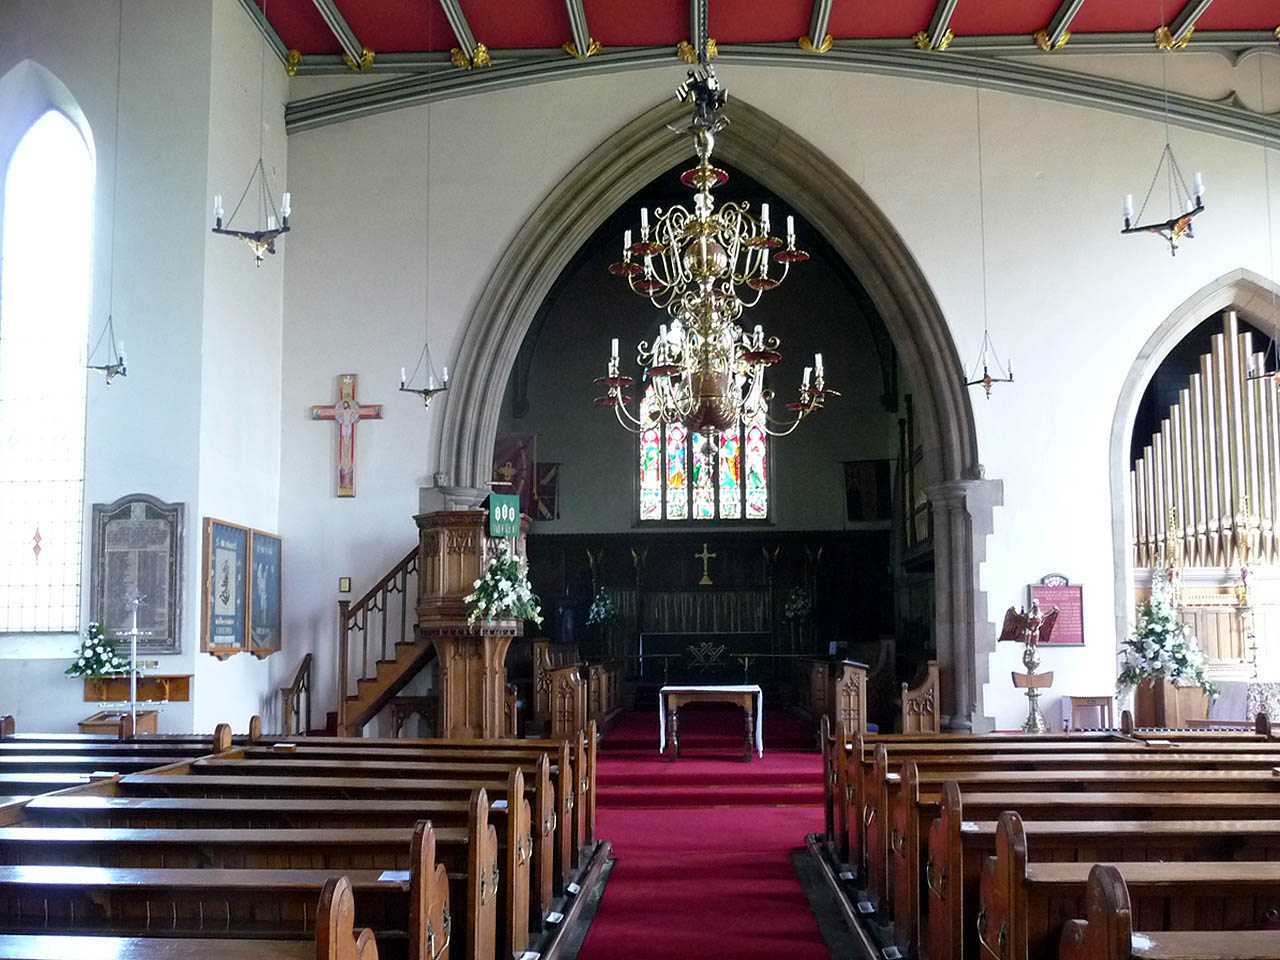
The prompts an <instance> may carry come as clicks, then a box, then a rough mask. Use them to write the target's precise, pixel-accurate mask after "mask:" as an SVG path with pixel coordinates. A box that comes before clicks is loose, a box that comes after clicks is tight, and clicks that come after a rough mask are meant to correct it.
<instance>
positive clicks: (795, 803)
mask: <svg viewBox="0 0 1280 960" xmlns="http://www.w3.org/2000/svg"><path fill="white" fill-rule="evenodd" d="M657 725H658V717H657V710H656V709H655V710H652V711H645V712H643V713H635V714H631V715H630V716H628V717H625V718H624V719H622V720H621V721H620V722H619V723H618V724H617V726H616V727H615V728H614V729H613V730H612V731H611V732H610V733H609V735H608V736H607V737H605V739H604V741H603V743H602V744H601V749H600V757H599V765H598V769H597V772H596V784H597V789H598V790H599V799H598V813H597V824H596V827H597V833H598V835H599V836H602V837H606V838H608V839H609V840H610V841H612V842H613V854H614V856H615V857H616V858H617V863H616V864H615V865H614V868H613V873H612V874H611V876H610V878H609V883H608V886H607V887H606V888H605V894H604V899H603V900H602V901H601V903H600V908H599V910H598V912H597V913H596V916H595V920H594V922H593V923H592V925H591V930H590V932H589V933H588V934H587V939H586V942H585V943H584V944H583V947H582V952H581V953H580V954H579V957H580V958H581V960H621V958H629V957H638V956H644V957H652V958H667V957H670V958H681V960H685V958H691V957H692V958H697V960H710V958H718V957H725V958H729V957H732V958H734V960H754V958H756V957H759V958H765V957H768V958H770V960H777V957H778V956H779V955H780V954H781V955H783V956H785V957H786V960H829V958H830V956H831V954H830V953H829V952H828V951H827V949H826V947H825V945H824V944H823V942H822V937H821V935H820V934H819V933H818V925H817V922H816V921H815V920H814V918H813V914H812V913H811V912H810V910H809V903H808V901H807V900H806V899H805V895H804V892H803V891H802V890H801V889H800V884H799V882H798V881H797V880H796V875H795V871H794V869H793V868H792V866H791V859H790V853H791V851H792V850H795V849H797V848H799V847H800V846H801V844H802V842H803V839H804V835H805V834H806V833H812V832H815V831H820V830H821V829H822V760H821V757H820V756H819V754H818V753H817V752H816V750H814V745H813V744H812V743H811V742H810V741H811V737H810V735H809V733H808V732H807V730H806V729H805V728H804V727H803V725H801V724H800V723H799V722H797V721H796V720H795V718H794V717H792V716H790V715H789V714H784V713H783V712H782V711H780V710H775V711H768V710H767V711H765V752H764V757H763V758H760V757H756V758H755V759H753V760H752V761H751V763H749V764H747V763H743V762H742V713H741V711H737V710H718V709H704V710H699V709H695V708H687V709H685V710H681V711H680V727H681V730H680V732H681V753H680V760H679V761H678V762H677V763H670V762H668V761H667V760H665V759H663V758H662V757H661V756H660V755H659V754H658V730H657Z"/></svg>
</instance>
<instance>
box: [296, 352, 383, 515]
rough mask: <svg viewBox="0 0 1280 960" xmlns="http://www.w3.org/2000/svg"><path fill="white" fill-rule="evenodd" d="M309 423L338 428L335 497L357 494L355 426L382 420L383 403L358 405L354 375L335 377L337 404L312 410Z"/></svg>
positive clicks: (347, 374) (345, 374)
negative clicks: (327, 422) (329, 422)
mask: <svg viewBox="0 0 1280 960" xmlns="http://www.w3.org/2000/svg"><path fill="white" fill-rule="evenodd" d="M311 419H312V420H333V421H334V422H335V423H337V425H338V496H340V497H354V496H355V495H356V424H357V423H359V422H360V421H361V420H381V419H382V404H380V403H371V404H368V405H366V406H361V405H360V403H359V401H357V400H356V375H355V374H354V373H343V374H340V375H339V376H338V402H337V403H332V404H328V405H321V406H315V407H312V408H311Z"/></svg>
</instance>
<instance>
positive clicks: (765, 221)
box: [760, 203, 769, 236]
mask: <svg viewBox="0 0 1280 960" xmlns="http://www.w3.org/2000/svg"><path fill="white" fill-rule="evenodd" d="M760 232H761V233H763V234H764V235H765V236H768V235H769V205H768V204H767V203H762V204H760Z"/></svg>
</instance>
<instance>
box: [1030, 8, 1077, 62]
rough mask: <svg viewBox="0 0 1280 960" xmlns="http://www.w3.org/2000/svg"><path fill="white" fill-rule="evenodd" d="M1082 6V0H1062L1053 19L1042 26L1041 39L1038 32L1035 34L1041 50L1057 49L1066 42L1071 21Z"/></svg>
mask: <svg viewBox="0 0 1280 960" xmlns="http://www.w3.org/2000/svg"><path fill="white" fill-rule="evenodd" d="M1083 6H1084V0H1062V4H1061V6H1059V7H1058V9H1057V12H1055V13H1054V15H1053V19H1052V20H1050V21H1049V26H1047V27H1045V28H1044V38H1043V41H1041V38H1040V35H1039V34H1037V35H1036V42H1037V43H1038V44H1040V47H1041V49H1042V50H1057V49H1058V48H1059V47H1061V46H1062V45H1063V44H1064V43H1066V42H1067V37H1068V36H1070V30H1069V28H1070V26H1071V21H1072V20H1074V19H1075V18H1076V14H1077V13H1079V12H1080V8H1081V7H1083Z"/></svg>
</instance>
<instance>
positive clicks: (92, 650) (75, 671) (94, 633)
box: [66, 622, 129, 677]
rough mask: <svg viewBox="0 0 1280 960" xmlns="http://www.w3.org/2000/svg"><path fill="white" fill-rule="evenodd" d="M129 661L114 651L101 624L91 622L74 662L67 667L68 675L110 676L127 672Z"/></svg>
mask: <svg viewBox="0 0 1280 960" xmlns="http://www.w3.org/2000/svg"><path fill="white" fill-rule="evenodd" d="M128 672H129V661H128V660H126V659H125V658H124V657H122V656H120V655H119V654H117V653H116V649H115V647H114V646H112V645H111V644H110V643H108V642H107V639H106V637H105V636H104V635H103V631H102V624H100V623H96V622H91V623H90V624H89V629H88V631H87V632H86V634H85V638H84V640H82V641H81V643H80V651H79V653H77V654H76V661H75V663H73V664H71V666H69V667H67V669H66V674H67V676H70V677H110V676H114V675H116V674H121V673H128Z"/></svg>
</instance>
